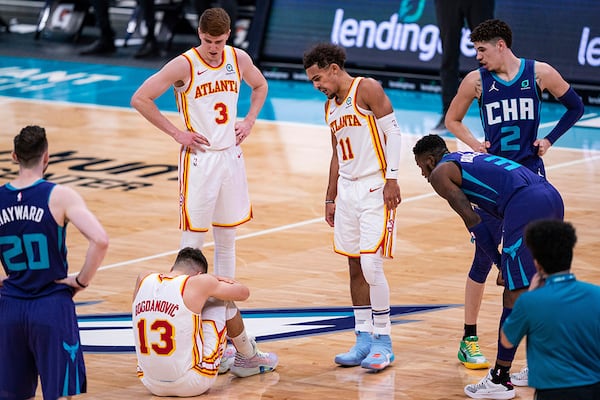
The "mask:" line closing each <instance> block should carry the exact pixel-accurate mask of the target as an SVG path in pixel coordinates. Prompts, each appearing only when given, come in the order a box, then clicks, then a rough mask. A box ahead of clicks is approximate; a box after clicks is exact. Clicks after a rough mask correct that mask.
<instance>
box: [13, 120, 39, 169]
mask: <svg viewBox="0 0 600 400" xmlns="http://www.w3.org/2000/svg"><path fill="white" fill-rule="evenodd" d="M13 144H14V151H15V154H16V155H17V160H18V161H19V164H21V165H22V166H24V167H30V166H32V165H34V164H35V163H37V162H38V161H39V160H40V158H41V157H42V156H43V155H44V152H45V151H46V150H48V139H47V138H46V130H45V129H44V128H42V127H41V126H37V125H29V126H26V127H25V128H23V129H21V132H19V134H18V135H17V136H15V138H14V140H13Z"/></svg>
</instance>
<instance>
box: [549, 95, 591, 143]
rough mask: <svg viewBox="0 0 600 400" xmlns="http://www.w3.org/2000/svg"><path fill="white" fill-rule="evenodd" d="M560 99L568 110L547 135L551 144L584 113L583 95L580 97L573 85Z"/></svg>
mask: <svg viewBox="0 0 600 400" xmlns="http://www.w3.org/2000/svg"><path fill="white" fill-rule="evenodd" d="M558 101H560V103H561V104H562V105H563V106H565V107H566V108H567V111H565V113H564V114H563V116H562V117H561V118H560V120H559V121H558V123H557V124H556V126H555V127H554V129H552V130H551V131H550V133H549V134H548V135H546V139H548V141H549V142H550V143H551V144H554V142H556V141H557V140H558V139H559V138H560V137H561V136H562V135H564V133H565V132H566V131H568V130H569V129H570V128H571V127H572V126H573V125H575V122H577V121H578V120H579V118H581V116H582V115H583V101H581V97H579V95H578V94H577V93H576V92H575V91H574V90H573V88H572V87H570V88H569V90H567V92H566V93H565V94H563V95H562V96H560V97H559V98H558Z"/></svg>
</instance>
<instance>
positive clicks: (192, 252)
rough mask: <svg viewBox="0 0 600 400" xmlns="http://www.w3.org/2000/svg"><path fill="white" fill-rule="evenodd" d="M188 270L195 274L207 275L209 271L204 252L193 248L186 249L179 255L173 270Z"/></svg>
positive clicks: (180, 251)
mask: <svg viewBox="0 0 600 400" xmlns="http://www.w3.org/2000/svg"><path fill="white" fill-rule="evenodd" d="M178 268H181V269H187V270H191V271H193V272H202V273H203V274H205V273H206V272H207V271H208V262H207V261H206V257H204V254H202V250H200V249H195V248H193V247H184V248H183V249H181V250H179V252H178V253H177V258H175V263H174V264H173V269H178Z"/></svg>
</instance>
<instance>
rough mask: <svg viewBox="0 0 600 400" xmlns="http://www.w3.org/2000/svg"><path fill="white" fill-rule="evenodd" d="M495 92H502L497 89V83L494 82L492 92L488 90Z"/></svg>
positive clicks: (491, 87)
mask: <svg viewBox="0 0 600 400" xmlns="http://www.w3.org/2000/svg"><path fill="white" fill-rule="evenodd" d="M494 91H495V92H499V91H500V89H498V88H497V87H496V81H493V82H492V86H490V90H488V92H494Z"/></svg>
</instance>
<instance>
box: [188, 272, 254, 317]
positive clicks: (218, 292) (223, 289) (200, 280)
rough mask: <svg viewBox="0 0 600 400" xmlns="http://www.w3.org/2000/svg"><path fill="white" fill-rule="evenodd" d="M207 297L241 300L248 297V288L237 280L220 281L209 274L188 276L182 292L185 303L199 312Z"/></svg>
mask: <svg viewBox="0 0 600 400" xmlns="http://www.w3.org/2000/svg"><path fill="white" fill-rule="evenodd" d="M209 297H215V298H217V299H219V300H224V301H243V300H246V299H248V297H250V290H249V289H248V287H246V286H245V285H242V284H241V283H239V282H234V283H228V282H224V281H220V280H219V279H217V277H215V276H214V275H211V274H199V275H194V276H192V277H190V278H189V279H188V281H187V283H186V290H185V291H184V292H183V301H184V303H185V305H186V306H187V307H188V308H189V309H190V310H192V311H193V312H195V313H197V314H200V313H201V312H202V308H203V307H204V304H205V303H206V300H207V299H208V298H209Z"/></svg>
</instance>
